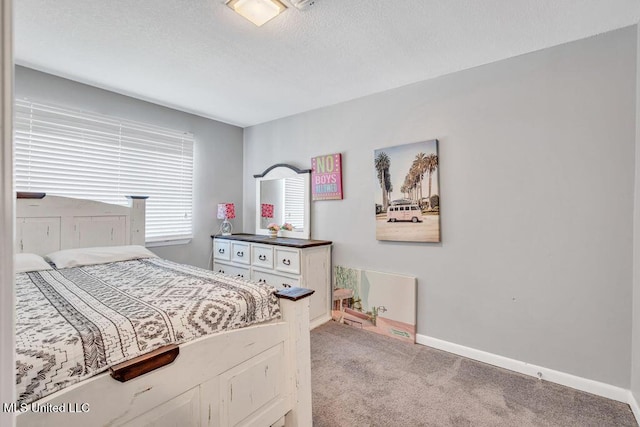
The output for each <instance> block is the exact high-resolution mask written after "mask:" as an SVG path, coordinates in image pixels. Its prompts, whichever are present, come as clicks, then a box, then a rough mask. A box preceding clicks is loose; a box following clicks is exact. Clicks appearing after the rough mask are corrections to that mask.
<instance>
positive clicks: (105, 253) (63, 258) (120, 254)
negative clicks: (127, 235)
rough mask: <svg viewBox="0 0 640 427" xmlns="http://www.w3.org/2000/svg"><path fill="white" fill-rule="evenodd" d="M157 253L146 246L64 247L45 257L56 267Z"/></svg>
mask: <svg viewBox="0 0 640 427" xmlns="http://www.w3.org/2000/svg"><path fill="white" fill-rule="evenodd" d="M156 257H157V255H156V254H154V253H153V252H151V251H150V250H148V249H147V248H145V247H144V246H136V245H130V246H105V247H99V248H78V249H64V250H61V251H57V252H52V253H50V254H48V255H47V256H46V257H45V258H46V259H48V260H49V261H50V262H52V263H54V264H55V265H56V268H67V267H82V266H83V265H94V264H107V263H109V262H116V261H127V260H130V259H140V258H156Z"/></svg>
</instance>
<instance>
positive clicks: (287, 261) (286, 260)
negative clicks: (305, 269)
mask: <svg viewBox="0 0 640 427" xmlns="http://www.w3.org/2000/svg"><path fill="white" fill-rule="evenodd" d="M282 263H283V264H284V265H291V260H290V259H283V260H282Z"/></svg>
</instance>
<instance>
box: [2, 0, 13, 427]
mask: <svg viewBox="0 0 640 427" xmlns="http://www.w3.org/2000/svg"><path fill="white" fill-rule="evenodd" d="M11 1H12V0H0V29H1V30H0V99H1V101H0V135H1V136H0V200H1V201H2V208H0V404H1V403H11V402H15V360H14V357H15V356H14V342H15V337H14V335H15V327H14V315H13V314H14V290H13V288H14V274H13V239H14V237H13V228H14V225H13V222H14V212H15V211H14V206H15V195H14V192H13V34H12V28H13V26H12V24H13V22H12V21H13V12H12V8H11ZM0 425H3V426H13V425H14V414H13V413H5V412H2V411H0Z"/></svg>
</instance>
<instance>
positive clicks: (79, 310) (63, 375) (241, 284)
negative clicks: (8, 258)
mask: <svg viewBox="0 0 640 427" xmlns="http://www.w3.org/2000/svg"><path fill="white" fill-rule="evenodd" d="M279 316H280V311H279V307H278V301H277V298H276V297H275V288H273V287H271V286H268V285H266V284H261V283H252V282H249V281H246V280H244V279H240V278H234V277H229V276H224V275H221V274H218V273H214V272H212V271H209V270H204V269H200V268H197V267H192V266H188V265H183V264H177V263H174V262H171V261H167V260H163V259H160V258H149V259H139V260H130V261H122V262H113V263H107V264H99V265H91V266H84V267H74V268H65V269H59V270H46V271H39V272H28V273H20V274H17V275H16V370H17V372H16V384H17V396H18V401H17V403H18V404H23V403H29V402H32V401H34V400H37V399H40V398H42V397H44V396H46V395H48V394H51V393H53V392H55V391H58V390H61V389H63V388H65V387H67V386H69V385H71V384H74V383H77V382H79V381H82V380H84V379H86V378H89V377H91V376H93V375H96V374H98V373H100V372H103V371H105V370H107V369H108V368H109V367H110V366H113V365H115V364H118V363H121V362H123V361H126V360H129V359H131V358H134V357H136V356H139V355H141V354H145V353H148V352H150V351H152V350H154V349H156V348H158V347H161V346H164V345H167V344H170V343H177V344H180V343H185V342H188V341H190V340H193V339H196V338H198V337H201V336H204V335H207V334H214V333H217V332H221V331H225V330H230V329H236V328H241V327H243V326H248V325H251V324H254V323H258V322H266V321H269V320H272V319H275V318H278V317H279Z"/></svg>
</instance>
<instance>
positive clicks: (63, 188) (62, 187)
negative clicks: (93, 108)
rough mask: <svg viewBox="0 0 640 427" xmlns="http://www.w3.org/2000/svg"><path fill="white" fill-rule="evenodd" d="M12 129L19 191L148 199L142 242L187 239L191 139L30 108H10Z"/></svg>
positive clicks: (24, 103)
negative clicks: (12, 109) (13, 115)
mask: <svg viewBox="0 0 640 427" xmlns="http://www.w3.org/2000/svg"><path fill="white" fill-rule="evenodd" d="M14 128H15V150H14V152H15V159H14V165H15V166H14V170H15V183H16V190H17V191H36V192H44V193H47V194H53V195H59V196H67V197H75V198H79V199H92V200H99V201H102V202H107V203H115V204H121V205H126V204H127V199H126V198H125V196H127V195H141V196H149V199H148V200H147V217H146V240H147V242H160V241H170V240H181V239H189V238H192V237H193V225H192V219H193V212H192V211H193V208H192V198H193V144H194V139H193V135H192V134H189V133H185V132H179V131H174V130H170V129H164V128H159V127H155V126H150V125H147V124H143V123H135V122H131V121H124V120H121V119H116V118H110V117H107V116H102V115H97V114H89V113H85V112H81V111H74V110H69V109H65V108H61V107H57V106H52V105H45V104H42V103H36V102H31V101H28V100H16V105H15V125H14Z"/></svg>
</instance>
